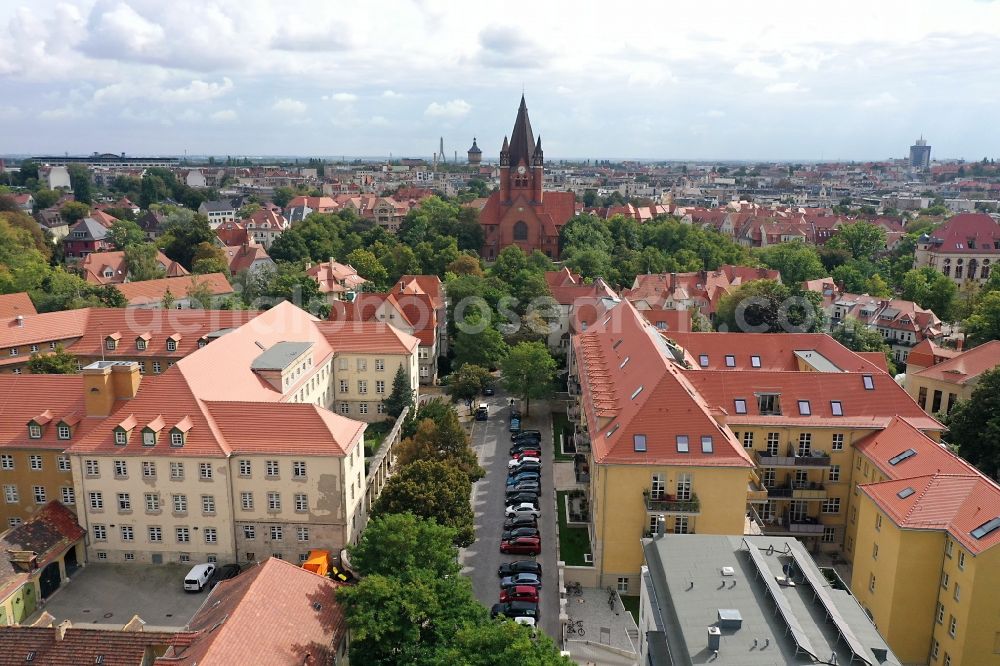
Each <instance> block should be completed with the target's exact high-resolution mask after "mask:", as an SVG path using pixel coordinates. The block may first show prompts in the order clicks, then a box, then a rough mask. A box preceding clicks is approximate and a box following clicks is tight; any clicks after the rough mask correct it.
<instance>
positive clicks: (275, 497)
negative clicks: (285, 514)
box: [267, 492, 281, 511]
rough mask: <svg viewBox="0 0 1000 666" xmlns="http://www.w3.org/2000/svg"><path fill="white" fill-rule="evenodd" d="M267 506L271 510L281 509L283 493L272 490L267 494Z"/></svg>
mask: <svg viewBox="0 0 1000 666" xmlns="http://www.w3.org/2000/svg"><path fill="white" fill-rule="evenodd" d="M267 508H268V509H269V510H271V511H281V494H280V493H275V492H270V493H268V494H267Z"/></svg>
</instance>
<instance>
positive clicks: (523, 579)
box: [500, 573, 542, 588]
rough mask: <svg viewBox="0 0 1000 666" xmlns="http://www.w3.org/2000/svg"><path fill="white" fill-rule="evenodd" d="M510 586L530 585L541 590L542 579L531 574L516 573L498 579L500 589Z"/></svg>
mask: <svg viewBox="0 0 1000 666" xmlns="http://www.w3.org/2000/svg"><path fill="white" fill-rule="evenodd" d="M511 585H530V586H531V587H537V588H541V587H542V578H541V577H540V576H539V575H538V574H533V573H516V574H514V575H512V576H507V577H505V578H501V579H500V587H508V586H511Z"/></svg>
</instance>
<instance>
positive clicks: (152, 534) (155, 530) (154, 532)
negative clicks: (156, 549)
mask: <svg viewBox="0 0 1000 666" xmlns="http://www.w3.org/2000/svg"><path fill="white" fill-rule="evenodd" d="M148 531H149V540H150V541H152V542H153V543H159V542H161V541H163V528H161V527H158V526H155V525H153V526H150V527H149V529H148Z"/></svg>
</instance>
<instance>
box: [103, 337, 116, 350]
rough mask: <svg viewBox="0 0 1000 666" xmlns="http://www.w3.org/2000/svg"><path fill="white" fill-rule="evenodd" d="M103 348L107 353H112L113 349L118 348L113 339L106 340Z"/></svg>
mask: <svg viewBox="0 0 1000 666" xmlns="http://www.w3.org/2000/svg"><path fill="white" fill-rule="evenodd" d="M104 346H105V347H106V348H107V350H108V351H114V350H115V348H116V347H117V346H118V341H117V340H115V339H114V338H108V339H107V340H105V341H104Z"/></svg>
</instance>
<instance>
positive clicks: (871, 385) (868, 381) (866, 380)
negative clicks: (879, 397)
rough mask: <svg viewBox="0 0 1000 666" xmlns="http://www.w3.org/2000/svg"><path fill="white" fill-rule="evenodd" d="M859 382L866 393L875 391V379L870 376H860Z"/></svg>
mask: <svg viewBox="0 0 1000 666" xmlns="http://www.w3.org/2000/svg"><path fill="white" fill-rule="evenodd" d="M861 381H862V383H863V384H864V387H865V390H866V391H874V390H875V379H874V378H873V377H872V376H871V375H862V377H861Z"/></svg>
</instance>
